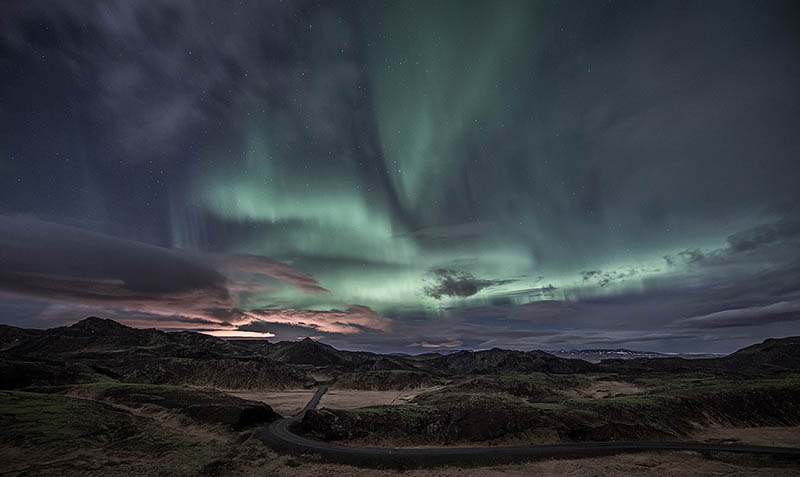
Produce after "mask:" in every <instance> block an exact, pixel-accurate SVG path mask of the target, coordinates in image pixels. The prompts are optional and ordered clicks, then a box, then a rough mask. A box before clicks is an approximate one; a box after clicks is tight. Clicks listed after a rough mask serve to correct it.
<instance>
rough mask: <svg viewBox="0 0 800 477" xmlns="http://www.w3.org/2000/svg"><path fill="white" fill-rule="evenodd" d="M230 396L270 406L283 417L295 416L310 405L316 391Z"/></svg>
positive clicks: (250, 392)
mask: <svg viewBox="0 0 800 477" xmlns="http://www.w3.org/2000/svg"><path fill="white" fill-rule="evenodd" d="M226 392H227V393H228V394H232V395H234V396H237V397H240V398H242V399H249V400H251V401H261V402H264V403H267V404H269V405H270V406H271V407H272V409H274V410H275V411H277V412H278V413H279V414H280V415H282V416H286V417H288V416H294V415H295V414H297V413H298V412H300V410H301V409H303V407H304V406H305V405H306V403H308V401H309V400H310V399H311V396H313V395H314V393H315V392H316V389H286V390H281V391H226Z"/></svg>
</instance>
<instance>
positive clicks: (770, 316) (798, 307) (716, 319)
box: [675, 301, 800, 329]
mask: <svg viewBox="0 0 800 477" xmlns="http://www.w3.org/2000/svg"><path fill="white" fill-rule="evenodd" d="M789 321H800V301H781V302H778V303H772V304H769V305H764V306H751V307H747V308H734V309H728V310H722V311H716V312H714V313H709V314H707V315H700V316H692V317H689V318H684V319H681V320H678V321H677V322H676V323H675V325H676V326H685V327H688V328H698V329H703V328H729V327H736V326H759V325H765V324H768V323H783V322H789Z"/></svg>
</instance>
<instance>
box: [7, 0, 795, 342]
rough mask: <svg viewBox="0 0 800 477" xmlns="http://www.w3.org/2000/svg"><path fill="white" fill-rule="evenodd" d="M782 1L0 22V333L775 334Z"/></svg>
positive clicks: (784, 131) (601, 337)
mask: <svg viewBox="0 0 800 477" xmlns="http://www.w3.org/2000/svg"><path fill="white" fill-rule="evenodd" d="M799 183H800V5H799V4H798V3H797V2H796V1H788V2H781V1H746V2H740V1H732V0H725V1H718V2H717V1H701V2H678V1H664V2H653V1H641V0H636V1H631V2H626V1H588V2H582V1H565V2H549V1H519V2H514V1H496V2H495V1H477V2H467V1H458V2H432V1H427V0H421V1H397V2H381V1H363V2H319V1H315V2H305V1H300V0H292V1H289V0H286V1H283V2H281V1H266V0H257V1H252V2H247V1H245V2H212V1H207V2H206V1H197V2H194V1H166V0H146V1H145V0H142V1H133V0H118V1H102V2H101V1H97V2H93V1H85V2H84V1H80V2H79V1H69V0H62V1H45V0H42V1H35V2H34V1H27V0H20V1H5V2H3V3H2V4H0V323H6V324H11V325H16V326H24V327H37V328H47V327H53V326H60V325H64V324H70V323H73V322H75V321H78V320H80V319H82V318H84V317H86V316H89V315H97V316H102V317H107V318H113V319H116V320H119V321H121V322H123V323H126V324H129V325H131V326H137V327H156V328H161V329H165V330H181V329H191V330H198V331H200V330H202V331H206V332H210V333H213V334H217V335H220V336H232V335H240V336H253V337H267V338H269V339H270V340H282V339H297V338H298V337H304V336H311V337H313V338H315V339H320V340H322V341H324V342H327V343H330V344H333V345H335V346H337V347H341V348H345V349H366V350H373V351H395V352H408V353H420V352H425V351H431V350H443V349H456V348H467V349H484V348H491V347H505V348H518V349H533V348H539V349H557V348H573V347H576V348H600V347H606V348H608V347H628V348H633V349H648V350H653V351H666V352H679V351H697V352H729V351H733V350H735V349H737V348H739V347H742V346H745V345H748V344H751V343H753V342H756V341H760V340H762V339H764V338H767V337H782V336H789V335H800V205H798V200H800V185H799Z"/></svg>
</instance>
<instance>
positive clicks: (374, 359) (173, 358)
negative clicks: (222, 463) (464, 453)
mask: <svg viewBox="0 0 800 477" xmlns="http://www.w3.org/2000/svg"><path fill="white" fill-rule="evenodd" d="M687 358H688V359H687ZM696 358H707V359H696ZM73 365H78V366H77V367H75V366H73ZM87 368H88V369H91V370H92V372H95V373H101V374H105V375H107V376H109V377H112V378H113V379H116V380H120V381H125V382H138V383H150V384H189V385H196V386H210V387H216V388H220V389H274V388H276V387H279V388H280V387H286V388H297V387H306V386H313V385H314V384H316V383H317V380H316V379H315V378H314V377H313V376H319V374H316V373H315V371H319V370H321V371H324V375H326V376H329V378H326V379H329V380H332V381H339V382H340V383H343V382H346V383H347V385H348V386H351V387H356V388H368V389H380V388H387V389H388V388H389V387H391V388H398V387H400V388H402V387H403V386H421V385H428V384H432V383H437V382H440V381H442V380H446V379H449V378H451V377H453V376H467V375H481V374H492V375H497V374H503V373H529V372H539V373H550V374H579V373H597V372H600V373H606V372H616V373H640V372H650V371H657V372H737V373H750V374H755V373H758V374H761V373H764V372H771V371H773V370H774V371H781V370H795V371H798V370H800V337H792V338H783V339H769V340H766V341H764V342H763V343H760V344H756V345H753V346H750V347H748V348H745V349H742V350H739V351H737V352H736V353H733V354H731V355H728V356H725V357H716V356H714V355H697V354H691V355H667V354H662V353H651V352H639V351H631V350H626V349H610V350H608V349H592V350H571V351H551V352H544V351H538V350H533V351H517V350H507V349H499V348H494V349H490V350H482V351H457V352H453V353H447V354H440V353H426V354H421V355H390V354H377V353H370V352H366V351H343V350H338V349H336V348H334V347H333V346H330V345H327V344H324V343H320V342H317V341H314V340H312V339H310V338H306V339H303V340H301V341H282V342H278V343H270V342H269V341H266V340H224V339H221V338H217V337H213V336H209V335H204V334H201V333H194V332H188V331H187V332H178V333H167V332H164V331H159V330H155V329H137V328H131V327H128V326H125V325H123V324H120V323H117V322H115V321H113V320H108V319H102V318H96V317H90V318H86V319H84V320H82V321H79V322H78V323H75V324H74V325H72V326H63V327H59V328H51V329H48V330H31V329H23V328H17V327H13V326H5V325H0V382H3V383H4V384H5V385H7V386H12V387H24V386H31V385H54V384H59V382H61V381H63V380H64V379H69V380H74V379H75V376H74V374H75V373H81V372H83V371H81V370H85V369H87Z"/></svg>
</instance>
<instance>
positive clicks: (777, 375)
mask: <svg viewBox="0 0 800 477" xmlns="http://www.w3.org/2000/svg"><path fill="white" fill-rule="evenodd" d="M315 377H316V378H315ZM322 383H324V384H328V385H329V386H330V387H331V389H332V391H331V392H332V393H333V394H332V396H333V397H332V398H331V400H329V401H327V402H330V403H331V405H330V406H327V407H326V404H325V402H326V401H324V400H323V407H322V408H321V409H317V410H313V411H310V412H308V413H307V414H306V416H305V419H304V420H303V421H302V423H301V425H300V429H299V431H301V432H304V433H306V434H307V435H308V436H311V437H314V438H317V439H322V440H328V441H335V442H343V443H352V444H362V445H363V444H367V445H385V446H403V445H413V446H420V445H421V446H428V445H437V446H438V445H452V444H457V445H496V444H516V443H519V444H535V443H555V442H584V441H592V440H624V439H647V440H654V439H655V440H658V439H665V440H680V439H696V438H698V437H697V436H702V439H704V440H709V441H713V439H714V434H713V432H712V431H713V429H725V430H726V431H725V434H724V436H730V435H736V433H735V429H744V428H748V429H776V431H775V432H776V433H781V435H784V436H785V435H792V432H794V431H791V429H798V427H796V426H800V405H798V404H797V403H800V338H796V337H795V338H785V339H779V340H767V341H765V342H763V343H760V344H756V345H753V346H750V347H748V348H745V349H742V350H740V351H738V352H736V353H733V354H731V355H729V356H726V357H721V358H712V359H694V360H689V359H683V358H679V357H662V358H657V359H647V358H634V359H607V360H603V361H601V362H599V363H589V362H587V361H583V360H579V359H565V358H559V357H557V356H553V355H552V354H549V353H545V352H542V351H528V352H523V351H512V350H502V349H492V350H486V351H478V352H469V351H459V352H454V353H448V354H437V353H428V354H425V355H418V356H408V355H379V354H374V353H368V352H350V351H341V350H337V349H335V348H333V347H331V346H329V345H326V344H323V343H319V342H315V341H313V340H310V339H305V340H301V341H298V342H281V343H270V342H268V341H265V340H227V341H226V340H223V339H220V338H215V337H211V336H206V335H202V334H198V333H191V332H182V333H165V332H162V331H158V330H153V329H149V330H142V329H134V328H129V327H127V326H124V325H121V324H119V323H116V322H114V321H111V320H104V319H100V318H87V319H85V320H82V321H80V322H78V323H76V324H74V325H72V326H66V327H61V328H54V329H49V330H26V329H21V328H15V327H9V326H0V429H3V431H2V432H0V451H2V452H1V455H0V458H2V459H0V461H1V462H3V463H2V464H0V471H2V472H4V473H5V472H8V473H10V474H11V475H15V474H25V473H31V474H45V475H46V474H48V473H51V474H53V475H61V474H64V473H80V474H92V473H93V472H96V473H97V474H98V475H108V474H115V473H116V474H128V473H134V474H136V473H139V474H143V475H150V474H152V472H148V469H149V470H151V471H152V470H153V468H152V465H156V466H157V467H158V469H160V470H159V472H160V473H163V474H178V475H186V474H188V475H193V474H197V475H225V474H242V473H249V472H252V473H254V474H258V473H259V469H261V468H263V467H265V466H266V467H270V466H272V467H270V468H272V469H273V473H274V474H275V475H281V474H282V473H291V472H292V468H293V466H295V465H296V466H302V465H304V464H303V462H306V461H302V460H301V461H297V460H291V458H286V457H279V456H277V455H275V454H274V453H272V451H270V450H269V449H267V448H265V447H264V446H262V445H261V444H260V442H257V441H256V440H254V439H253V437H252V436H253V431H254V430H255V429H257V428H258V427H259V426H262V425H265V424H267V423H269V422H272V421H274V420H276V419H278V418H280V417H281V416H280V415H279V414H278V413H277V412H275V411H274V410H273V408H272V407H271V406H270V399H273V398H274V399H276V402H277V400H278V398H279V397H280V396H281V395H282V394H281V393H289V394H290V393H295V394H298V393H299V395H307V394H310V393H311V392H312V390H313V389H315V388H316V386H317V385H318V384H322ZM401 390H405V391H403V392H402V393H401ZM393 392H396V393H397V396H396V397H395V398H391V394H392V393H393ZM337 393H339V394H338V396H339V397H338V398H336V399H334V397H336V396H337ZM358 393H365V396H366V397H367V398H368V397H370V396H373V394H374V395H375V396H380V399H381V400H382V401H381V402H386V403H389V404H387V405H379V406H374V405H373V406H366V407H355V408H354V407H353V406H347V407H349V408H348V409H344V408H337V407H336V404H335V403H337V402H340V403H343V402H358V400H359V399H358ZM369 393H373V394H369ZM234 394H235V395H234ZM401 394H403V395H405V396H410V397H407V398H403V399H400V396H401ZM351 395H352V396H351ZM237 396H243V397H244V398H243V397H237ZM258 396H267V397H266V398H263V399H262V398H259V397H258ZM353 396H355V397H356V399H355V400H354V399H353ZM390 398H391V399H390ZM357 406H363V404H357ZM290 407H292V406H287V409H288V408H290ZM720 432H721V431H720ZM787 433H788V434H787ZM798 433H800V431H799V432H798ZM751 434H755V433H752V432H751ZM720 436H722V434H720ZM727 438H729V437H720V439H727ZM41 456H44V457H41ZM153 463H155V464H153ZM254 463H260V464H257V465H256V464H254ZM315 465H316V464H315ZM736 465H739V464H738V463H737V464H736ZM748 465H750V464H748ZM753 465H758V466H763V465H764V463H763V462H760V463H756V464H753ZM254 466H256V467H254ZM276 466H277V467H276ZM312 473H313V472H312Z"/></svg>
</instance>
